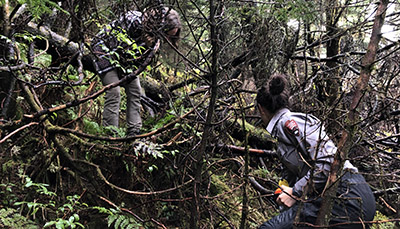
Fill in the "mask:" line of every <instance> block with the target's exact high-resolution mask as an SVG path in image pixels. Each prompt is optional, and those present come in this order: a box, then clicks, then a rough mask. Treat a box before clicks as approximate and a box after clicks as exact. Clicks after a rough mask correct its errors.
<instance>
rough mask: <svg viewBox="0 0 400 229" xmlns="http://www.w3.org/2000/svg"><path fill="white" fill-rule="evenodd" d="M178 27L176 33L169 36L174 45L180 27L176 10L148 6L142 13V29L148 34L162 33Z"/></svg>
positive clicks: (177, 38)
mask: <svg viewBox="0 0 400 229" xmlns="http://www.w3.org/2000/svg"><path fill="white" fill-rule="evenodd" d="M175 28H176V29H178V31H177V32H176V34H174V35H173V36H170V37H169V40H170V41H171V43H172V44H173V45H174V46H177V43H178V40H179V38H180V33H181V29H182V24H181V20H180V17H179V14H178V12H176V11H175V10H174V9H171V8H169V7H161V8H149V9H147V10H145V12H144V15H143V30H144V31H145V32H146V33H148V34H153V35H154V34H156V33H160V32H161V33H164V35H165V34H166V33H167V32H168V31H169V30H172V29H175Z"/></svg>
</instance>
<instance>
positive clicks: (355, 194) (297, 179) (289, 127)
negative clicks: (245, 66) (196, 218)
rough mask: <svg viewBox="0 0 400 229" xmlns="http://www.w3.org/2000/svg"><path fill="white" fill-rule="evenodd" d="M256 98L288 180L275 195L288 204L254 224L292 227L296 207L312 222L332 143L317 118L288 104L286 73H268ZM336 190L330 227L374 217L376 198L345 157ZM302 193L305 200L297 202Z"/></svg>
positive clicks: (359, 225) (348, 225)
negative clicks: (278, 211) (270, 216)
mask: <svg viewBox="0 0 400 229" xmlns="http://www.w3.org/2000/svg"><path fill="white" fill-rule="evenodd" d="M256 102H257V107H258V110H259V112H260V115H261V118H262V120H263V122H264V124H266V125H267V131H268V132H269V133H270V134H271V135H272V136H273V137H274V138H276V139H277V142H278V143H277V154H278V157H279V159H280V160H281V161H282V164H283V167H284V169H283V175H282V179H285V180H286V181H288V185H289V186H282V187H281V188H282V190H283V191H282V193H281V194H280V195H279V196H278V198H277V202H278V204H280V205H282V206H285V207H286V209H287V210H285V211H283V212H281V213H280V214H279V215H278V216H276V217H273V218H272V219H270V220H269V221H267V222H265V223H263V224H262V225H261V226H260V227H259V228H260V229H265V228H274V229H276V228H285V229H287V228H292V227H293V222H294V219H295V217H296V214H297V212H298V211H300V214H299V216H300V218H299V219H300V222H303V223H311V224H314V223H315V220H316V218H317V214H318V211H319V207H320V205H321V200H322V199H321V197H320V194H321V193H322V191H323V190H324V188H325V185H326V182H327V179H328V176H329V173H330V169H331V163H332V162H333V159H334V155H335V153H336V151H337V148H336V146H335V144H334V143H333V141H332V140H331V139H330V137H329V136H328V134H327V133H326V131H325V129H324V127H323V125H322V123H321V121H320V120H319V119H318V118H316V117H315V116H313V115H311V114H305V113H297V112H291V111H290V110H289V109H288V107H289V93H288V88H287V81H286V76H285V75H280V74H275V75H273V76H271V78H270V81H269V82H268V83H267V84H266V85H265V86H264V87H262V88H261V89H260V90H259V91H258V93H257V97H256ZM337 196H338V198H337V199H336V200H335V204H334V207H333V209H332V218H331V221H330V224H332V225H334V224H337V226H335V227H334V228H363V227H364V226H365V227H367V228H368V224H363V223H361V222H360V221H371V220H373V218H374V215H375V209H376V206H375V198H374V196H373V193H372V191H371V189H370V187H369V185H368V184H367V183H366V181H365V179H364V177H363V176H362V175H361V174H359V173H358V169H357V168H356V167H354V166H353V165H352V164H351V163H350V162H349V161H345V163H344V168H343V176H342V177H341V180H340V183H339V188H338V192H337ZM305 197H307V198H305ZM304 199H307V201H305V202H303V203H302V204H299V201H301V200H304ZM354 222H358V223H354ZM297 227H300V228H301V227H307V226H306V225H305V224H300V225H297Z"/></svg>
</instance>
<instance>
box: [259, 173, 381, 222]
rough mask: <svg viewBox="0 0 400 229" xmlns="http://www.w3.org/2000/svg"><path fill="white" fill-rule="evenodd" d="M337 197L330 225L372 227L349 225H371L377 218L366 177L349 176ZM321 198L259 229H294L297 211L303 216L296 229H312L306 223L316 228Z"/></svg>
mask: <svg viewBox="0 0 400 229" xmlns="http://www.w3.org/2000/svg"><path fill="white" fill-rule="evenodd" d="M337 193H338V195H337V198H336V199H335V204H334V206H333V209H332V216H331V221H330V224H331V225H336V226H334V227H332V228H352V229H353V228H363V226H365V228H369V225H363V224H362V223H358V224H350V223H349V222H361V221H371V220H373V218H374V216H375V210H376V206H375V198H374V195H373V193H372V191H371V189H370V187H369V186H368V184H367V183H366V181H365V179H364V177H363V176H362V175H360V174H354V173H351V172H346V173H345V174H344V175H343V177H342V178H341V182H340V184H339V187H338V192H337ZM321 201H322V199H321V198H318V199H316V200H314V201H311V202H306V203H297V204H295V205H294V206H292V207H291V208H289V209H288V210H286V211H284V212H282V213H280V214H279V215H277V216H275V217H273V218H272V219H270V220H268V221H267V222H265V223H263V224H262V225H261V226H260V227H259V229H267V228H274V229H278V228H282V229H288V228H289V229H290V228H293V222H294V219H295V217H296V214H297V211H299V210H300V211H301V212H300V224H299V225H297V228H310V226H307V224H304V223H305V222H306V223H310V224H315V220H316V218H317V214H318V211H319V208H320V206H321Z"/></svg>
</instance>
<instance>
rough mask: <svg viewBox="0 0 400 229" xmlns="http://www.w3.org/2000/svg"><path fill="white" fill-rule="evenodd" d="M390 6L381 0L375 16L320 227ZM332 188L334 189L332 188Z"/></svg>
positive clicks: (326, 216) (326, 219)
mask: <svg viewBox="0 0 400 229" xmlns="http://www.w3.org/2000/svg"><path fill="white" fill-rule="evenodd" d="M387 6H388V0H381V1H380V3H379V5H378V9H377V12H376V15H375V21H374V25H373V28H372V34H371V40H370V42H369V44H368V50H367V53H366V54H365V56H364V57H363V59H362V62H361V65H362V66H361V73H360V76H359V78H358V80H357V84H356V86H355V90H354V96H353V98H352V103H351V105H350V110H349V114H348V120H347V121H348V122H347V128H346V130H344V131H343V134H342V137H341V139H340V142H339V144H338V151H337V153H336V155H335V159H334V161H333V163H332V166H331V174H330V176H329V178H328V181H327V184H326V185H327V186H326V187H328V189H327V191H326V192H325V193H323V197H324V198H323V202H322V205H321V208H320V210H319V212H318V217H317V221H316V224H317V225H320V226H327V225H328V224H329V220H330V213H331V209H332V206H333V198H332V197H334V196H336V191H337V184H338V183H339V182H336V180H337V178H338V177H339V175H340V172H341V170H342V168H343V163H344V161H345V158H347V152H348V150H349V145H351V142H352V140H353V138H352V136H353V134H354V132H355V130H354V125H355V123H357V120H358V112H357V108H358V105H359V104H360V103H361V100H362V97H363V95H364V94H365V92H366V91H367V88H368V82H369V80H370V76H371V70H372V66H373V64H374V61H375V58H376V52H377V49H378V45H379V42H380V40H381V29H382V26H383V23H384V21H385V15H386V9H387ZM331 186H332V187H331Z"/></svg>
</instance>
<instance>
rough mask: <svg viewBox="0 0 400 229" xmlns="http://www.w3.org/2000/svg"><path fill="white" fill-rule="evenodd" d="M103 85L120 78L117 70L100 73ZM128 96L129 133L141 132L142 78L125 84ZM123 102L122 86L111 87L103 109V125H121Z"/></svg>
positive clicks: (127, 122) (127, 121)
mask: <svg viewBox="0 0 400 229" xmlns="http://www.w3.org/2000/svg"><path fill="white" fill-rule="evenodd" d="M100 78H101V80H102V82H103V85H108V84H111V83H114V82H117V81H119V80H120V78H119V74H118V71H117V70H111V71H109V72H106V73H104V74H101V75H100ZM124 88H125V92H126V97H127V111H126V125H127V133H128V134H129V133H135V132H139V130H140V128H141V127H142V118H141V117H140V92H141V87H140V80H139V78H138V77H137V78H136V79H134V80H132V81H131V82H129V83H127V84H126V85H124ZM120 102H121V92H120V87H114V88H111V89H110V90H108V91H107V92H106V95H105V101H104V110H103V126H115V127H119V107H120Z"/></svg>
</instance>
